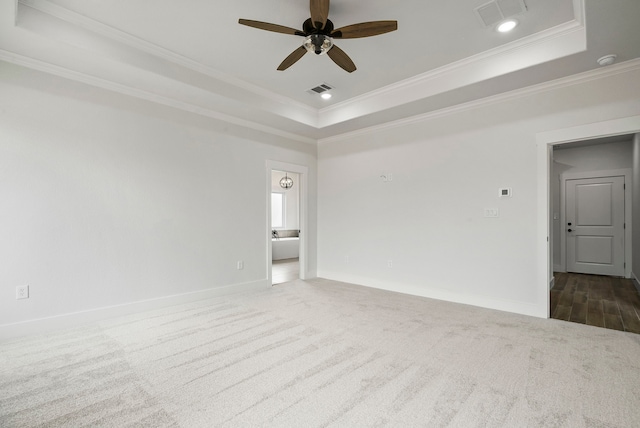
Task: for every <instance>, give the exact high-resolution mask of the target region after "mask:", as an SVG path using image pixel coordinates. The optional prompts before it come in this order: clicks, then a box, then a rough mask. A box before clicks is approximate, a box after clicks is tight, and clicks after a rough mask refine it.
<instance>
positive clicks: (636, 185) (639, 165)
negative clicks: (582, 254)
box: [631, 133, 640, 290]
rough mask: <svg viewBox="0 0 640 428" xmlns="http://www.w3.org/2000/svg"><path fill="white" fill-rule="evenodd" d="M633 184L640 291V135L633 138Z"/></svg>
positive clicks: (635, 272)
mask: <svg viewBox="0 0 640 428" xmlns="http://www.w3.org/2000/svg"><path fill="white" fill-rule="evenodd" d="M632 144H633V154H632V162H633V178H632V181H633V184H632V189H631V190H632V214H631V216H632V222H633V225H634V227H633V230H632V233H633V238H632V241H633V244H632V245H633V252H632V257H633V261H632V264H631V266H632V267H631V277H632V278H633V279H634V280H635V284H636V287H638V290H640V283H639V282H638V275H640V133H638V134H635V136H634V138H633V143H632Z"/></svg>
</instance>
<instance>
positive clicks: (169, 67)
mask: <svg viewBox="0 0 640 428" xmlns="http://www.w3.org/2000/svg"><path fill="white" fill-rule="evenodd" d="M524 1H525V3H526V6H527V11H526V12H525V13H523V14H520V15H518V16H516V18H517V19H518V20H519V23H520V25H519V26H518V27H516V29H515V30H514V31H513V32H512V33H509V34H501V33H498V32H497V31H495V29H494V28H493V27H485V26H484V25H483V24H482V22H481V20H480V19H479V18H478V16H477V15H476V13H475V9H476V8H477V7H478V6H481V5H483V4H485V3H487V0H464V1H451V0H431V1H424V0H402V1H395V2H391V1H388V0H386V1H383V0H332V1H331V9H330V12H329V18H330V19H331V20H332V21H333V22H334V24H335V26H336V27H341V26H345V25H349V24H354V23H358V22H364V21H375V20H389V19H393V20H397V21H398V30H397V31H395V32H392V33H388V34H384V35H380V36H375V37H369V38H363V39H352V40H336V44H337V45H338V46H340V47H341V48H342V49H343V50H344V51H346V52H347V53H348V54H349V56H350V57H351V58H352V60H353V61H354V62H355V64H356V65H357V67H358V69H357V70H356V71H355V72H354V73H347V72H345V71H343V70H342V69H341V68H339V67H338V66H336V65H335V64H334V63H333V62H332V61H331V60H330V59H329V58H328V57H326V56H322V57H317V56H315V55H313V54H307V55H305V56H304V57H303V58H302V59H301V60H300V61H299V62H297V63H296V64H294V65H293V66H292V67H291V68H289V69H288V70H286V71H283V72H280V71H277V70H276V68H277V66H278V65H279V64H280V62H281V61H282V60H283V59H284V58H285V57H286V56H287V55H288V54H289V53H290V52H292V51H293V50H294V49H296V48H297V47H298V46H299V45H300V43H301V42H302V40H303V39H302V38H301V37H297V36H291V35H285V34H279V33H271V32H267V31H262V30H258V29H255V28H250V27H246V26H242V25H239V24H238V19H239V18H245V19H252V20H258V21H266V22H272V23H276V24H280V25H284V26H287V27H293V28H301V26H302V22H303V21H304V20H305V19H307V18H308V17H309V4H308V0H270V1H266V0H251V1H235V2H224V3H221V2H213V1H210V0H207V1H205V0H182V1H177V0H110V1H98V0H19V1H17V2H16V1H15V0H0V60H4V61H6V62H12V63H16V64H19V65H23V66H27V67H30V68H34V69H37V70H41V71H45V72H49V73H53V74H57V75H60V76H63V77H66V78H70V79H74V80H78V81H81V82H85V83H88V84H91V85H95V86H99V87H103V88H106V89H109V90H113V91H117V92H121V93H125V94H127V95H131V96H134V97H138V98H143V99H146V100H150V101H153V102H158V103H161V104H165V105H169V106H172V107H176V108H181V109H184V110H188V111H192V112H196V113H198V114H201V115H205V116H209V117H213V118H219V119H223V120H227V121H230V122H232V123H237V124H242V125H245V126H249V127H252V128H254V129H259V130H264V131H266V132H271V133H275V134H279V135H284V136H287V137H291V138H295V139H298V140H301V141H308V142H314V141H315V140H317V139H322V138H327V137H332V136H335V135H340V134H344V133H347V132H353V131H356V130H358V129H361V128H366V127H371V126H376V125H379V124H382V123H386V122H389V121H395V120H399V119H404V118H407V117H412V116H416V115H420V114H424V113H426V112H430V111H435V110H439V109H443V108H448V107H451V106H455V105H458V104H460V103H468V102H472V101H474V100H477V99H481V98H485V97H489V96H493V95H497V94H501V93H504V92H507V91H511V90H516V89H520V88H524V87H527V86H531V85H535V84H539V83H542V82H546V81H549V80H554V79H559V78H563V77H567V76H572V75H575V74H578V73H583V72H588V71H589V70H594V69H597V68H599V66H598V64H597V63H596V60H597V59H598V58H599V57H601V56H603V55H606V54H616V55H618V64H620V63H624V62H626V61H631V60H634V59H636V58H639V57H640V21H639V20H638V18H639V17H640V1H639V0H606V1H605V0H524ZM1 64H2V63H1V62H0V67H1ZM321 83H328V84H330V85H332V86H333V87H335V90H334V91H333V95H334V96H333V98H332V99H331V100H330V101H324V100H321V99H320V98H319V97H318V96H316V95H311V94H309V93H308V89H310V88H312V87H314V86H316V85H318V84H321Z"/></svg>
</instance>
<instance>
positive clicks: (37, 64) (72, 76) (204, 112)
mask: <svg viewBox="0 0 640 428" xmlns="http://www.w3.org/2000/svg"><path fill="white" fill-rule="evenodd" d="M0 61H6V62H10V63H12V64H16V65H19V66H22V67H27V68H30V69H33V70H38V71H42V72H45V73H49V74H53V75H56V76H59V77H63V78H65V79H69V80H73V81H76V82H81V83H84V84H87V85H90V86H95V87H98V88H101V89H106V90H108V91H112V92H117V93H119V94H123V95H127V96H131V97H135V98H139V99H142V100H145V101H150V102H153V103H156V104H161V105H164V106H168V107H173V108H176V109H179V110H183V111H187V112H190V113H195V114H198V115H201V116H206V117H210V118H212V119H217V120H221V121H224V122H227V123H230V124H233V125H238V126H241V127H244V128H248V129H253V130H255V131H260V132H265V133H267V134H271V135H275V136H278V137H283V138H287V139H290V140H293V141H298V142H301V143H306V144H316V143H317V140H315V139H313V138H308V137H304V136H302V135H298V134H293V133H290V132H286V131H283V130H281V129H277V128H273V127H270V126H267V125H262V124H259V123H256V122H252V121H249V120H245V119H240V118H238V117H235V116H231V115H228V114H225V113H221V112H219V111H215V110H212V109H208V108H204V107H201V106H197V105H194V104H191V103H187V102H184V101H180V100H177V99H174V98H170V97H167V96H162V95H158V94H154V93H151V92H148V91H144V90H141V89H138V88H132V87H130V86H127V85H123V84H121V83H116V82H113V81H110V80H106V79H102V78H100V77H96V76H91V75H89V74H87V73H82V72H79V71H76V70H70V69H68V68H65V67H61V66H59V65H54V64H51V63H48V62H44V61H41V60H38V59H35V58H31V57H27V56H24V55H20V54H16V53H13V52H9V51H7V50H3V49H0Z"/></svg>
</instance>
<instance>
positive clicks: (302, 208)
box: [265, 160, 309, 285]
mask: <svg viewBox="0 0 640 428" xmlns="http://www.w3.org/2000/svg"><path fill="white" fill-rule="evenodd" d="M273 171H286V172H295V173H296V174H299V176H300V183H298V185H299V192H300V195H299V198H298V199H299V214H298V215H299V216H300V218H299V223H300V224H299V226H298V227H299V230H300V241H299V246H300V250H299V261H300V263H299V264H300V272H299V277H300V279H307V278H308V273H307V271H308V269H307V257H308V253H309V251H308V245H309V244H308V239H307V235H308V233H307V225H308V213H309V207H308V196H307V193H308V176H309V168H308V167H306V166H304V165H297V164H293V163H286V162H280V161H274V160H267V162H266V180H265V181H266V194H265V197H266V201H267V213H266V216H265V217H266V219H267V221H266V232H265V239H266V247H267V248H266V250H267V251H266V252H267V260H266V265H267V271H266V275H267V281H268V283H269V285H272V284H271V283H272V279H273V274H272V269H271V265H272V262H273V261H272V260H271V259H272V256H273V249H272V247H271V174H272V172H273Z"/></svg>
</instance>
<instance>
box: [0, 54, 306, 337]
mask: <svg viewBox="0 0 640 428" xmlns="http://www.w3.org/2000/svg"><path fill="white" fill-rule="evenodd" d="M316 152H317V149H316V148H315V146H313V145H309V144H304V143H298V142H293V141H287V140H284V139H282V138H279V137H275V136H269V135H264V134H261V133H259V132H257V131H250V130H247V129H242V128H238V127H235V126H233V125H230V124H227V123H223V122H217V121H215V120H212V119H209V118H204V117H199V116H195V115H191V114H187V113H184V112H180V111H177V110H173V109H170V108H165V107H161V106H157V105H153V104H150V103H146V102H144V101H139V100H135V99H130V98H127V97H124V96H120V95H117V94H112V93H109V92H107V91H102V90H99V89H95V88H91V87H88V86H85V85H81V84H76V83H72V82H69V81H66V80H64V79H59V78H56V77H53V76H48V75H45V74H42V73H39V72H35V71H31V70H28V69H24V68H20V67H17V66H13V65H9V64H7V63H0V237H1V238H0V260H1V261H2V262H1V263H0V336H2V335H3V334H4V335H11V334H12V332H16V331H18V330H19V329H21V328H28V326H29V325H33V326H37V327H38V328H42V327H46V326H48V325H52V324H56V323H57V324H58V325H62V324H64V322H65V320H70V322H73V321H77V320H78V319H79V318H81V317H80V315H79V314H76V316H69V317H66V318H65V317H59V316H61V315H65V314H72V313H78V312H82V313H83V314H84V315H83V316H84V318H86V319H92V316H90V315H89V316H85V315H86V314H87V313H91V312H92V311H96V310H98V309H100V308H104V307H111V306H116V307H119V308H124V309H122V311H127V310H128V309H127V308H129V309H131V310H135V309H136V308H140V307H141V305H140V304H138V305H137V306H136V305H132V304H133V303H134V302H150V301H151V303H150V304H149V305H147V306H154V305H155V304H156V303H157V304H158V305H161V304H165V303H171V302H177V301H178V300H180V298H182V299H183V300H185V299H186V300H189V299H197V298H202V297H203V296H207V295H211V294H215V293H216V292H217V291H220V290H222V289H223V288H224V290H225V291H228V288H227V287H229V286H231V287H232V288H233V287H234V286H237V288H243V287H245V288H246V287H247V286H249V287H253V286H258V287H260V286H265V287H266V286H269V285H270V284H268V281H267V280H266V279H267V257H268V256H267V248H268V243H270V239H269V238H270V229H269V227H268V225H267V203H266V201H267V196H268V195H267V194H265V191H266V190H265V189H267V183H265V179H266V177H267V175H266V164H267V160H275V161H281V162H288V163H292V164H297V165H304V166H307V167H308V169H309V174H308V180H309V191H308V201H309V210H308V212H309V218H308V222H309V227H308V229H309V230H308V233H307V235H306V236H307V242H308V244H309V254H308V260H307V275H308V276H309V277H313V276H315V269H316V265H315V260H316V254H315V251H316V216H315V213H316V190H315V189H316ZM268 239H269V241H268ZM238 260H243V261H244V269H243V270H237V269H236V262H237V261H238ZM23 284H28V285H29V287H30V294H31V296H30V298H29V299H27V300H16V299H15V288H16V286H18V285H23ZM190 293H192V294H190ZM169 296H173V297H174V298H168V297H169ZM161 298H168V299H165V300H166V301H160V302H156V303H153V299H161ZM122 305H124V306H122ZM127 305H129V306H127ZM143 306H144V305H143ZM122 311H120V312H122ZM107 312H108V311H107ZM112 312H113V311H112ZM112 312H110V313H112ZM100 313H106V312H104V311H102V312H100ZM47 317H59V318H54V319H53V321H52V320H47V321H46V322H41V323H37V322H36V323H31V324H29V323H27V324H20V325H15V323H21V322H26V321H33V320H38V319H42V318H47ZM96 317H100V315H99V314H98V313H97V312H96V316H95V317H93V318H96Z"/></svg>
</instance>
